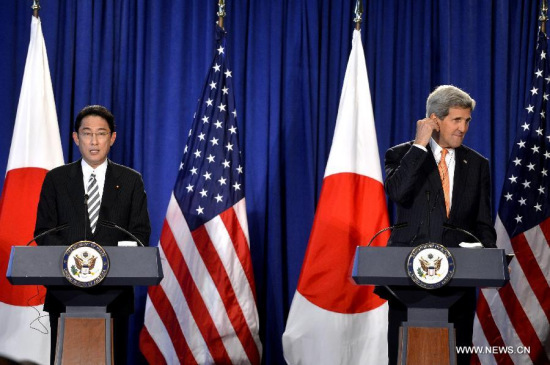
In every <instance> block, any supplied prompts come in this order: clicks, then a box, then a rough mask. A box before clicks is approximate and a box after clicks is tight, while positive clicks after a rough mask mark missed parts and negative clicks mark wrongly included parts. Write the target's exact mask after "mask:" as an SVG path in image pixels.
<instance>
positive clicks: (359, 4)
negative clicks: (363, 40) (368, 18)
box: [353, 0, 363, 30]
mask: <svg viewBox="0 0 550 365" xmlns="http://www.w3.org/2000/svg"><path fill="white" fill-rule="evenodd" d="M362 15H363V0H357V1H356V2H355V18H353V21H354V22H355V29H357V30H361V16H362Z"/></svg>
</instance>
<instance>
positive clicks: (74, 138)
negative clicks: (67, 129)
mask: <svg viewBox="0 0 550 365" xmlns="http://www.w3.org/2000/svg"><path fill="white" fill-rule="evenodd" d="M73 141H74V143H75V144H76V145H77V146H80V144H79V143H80V140H79V139H78V133H76V132H73Z"/></svg>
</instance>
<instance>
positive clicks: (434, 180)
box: [424, 144, 447, 217]
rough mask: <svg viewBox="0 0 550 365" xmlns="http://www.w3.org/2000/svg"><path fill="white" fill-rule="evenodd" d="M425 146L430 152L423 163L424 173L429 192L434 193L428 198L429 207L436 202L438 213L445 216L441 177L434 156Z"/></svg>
mask: <svg viewBox="0 0 550 365" xmlns="http://www.w3.org/2000/svg"><path fill="white" fill-rule="evenodd" d="M427 148H428V151H429V152H430V153H429V154H428V158H427V159H426V162H425V163H424V172H425V173H426V176H428V181H429V183H430V190H431V192H432V193H435V194H433V196H432V197H431V198H430V207H429V209H430V210H431V209H432V206H433V204H437V209H438V210H439V213H440V214H441V215H442V216H443V217H446V216H447V211H446V209H445V197H444V196H443V185H442V184H441V177H440V176H439V170H438V169H437V163H436V162H435V158H434V155H433V152H432V149H431V148H430V145H429V144H428V147H427ZM434 199H437V201H434Z"/></svg>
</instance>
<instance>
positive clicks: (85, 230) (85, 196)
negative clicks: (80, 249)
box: [84, 194, 89, 241]
mask: <svg viewBox="0 0 550 365" xmlns="http://www.w3.org/2000/svg"><path fill="white" fill-rule="evenodd" d="M88 198H89V196H88V194H84V241H87V239H86V236H87V232H88V225H89V224H88Z"/></svg>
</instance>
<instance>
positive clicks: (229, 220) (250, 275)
mask: <svg viewBox="0 0 550 365" xmlns="http://www.w3.org/2000/svg"><path fill="white" fill-rule="evenodd" d="M220 218H221V219H222V221H223V224H224V225H225V228H226V229H227V232H228V233H229V237H232V239H233V241H232V242H233V247H234V248H235V252H236V253H237V257H238V259H239V262H240V263H241V267H242V268H243V270H244V274H245V275H246V281H247V282H248V285H247V286H246V287H247V288H249V289H251V290H252V295H253V297H254V298H256V291H255V290H254V287H255V285H254V271H253V269H252V262H251V261H250V260H248V259H247V258H248V257H250V249H249V247H248V240H247V238H246V236H245V235H244V231H243V229H242V228H241V225H240V222H239V219H238V217H237V214H236V211H235V210H234V209H228V210H226V211H225V212H223V213H221V214H220ZM247 322H249V321H247ZM249 325H250V323H249Z"/></svg>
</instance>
